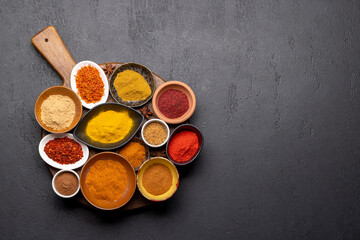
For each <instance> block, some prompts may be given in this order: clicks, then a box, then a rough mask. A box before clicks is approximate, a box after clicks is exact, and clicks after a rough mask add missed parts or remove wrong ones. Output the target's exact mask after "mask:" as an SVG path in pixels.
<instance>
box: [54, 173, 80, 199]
mask: <svg viewBox="0 0 360 240" xmlns="http://www.w3.org/2000/svg"><path fill="white" fill-rule="evenodd" d="M63 172H71V173H72V174H74V175H75V176H76V177H77V179H78V183H79V186H78V188H77V190H76V192H75V193H73V194H71V195H62V194H61V193H59V192H58V191H57V190H56V188H55V178H56V177H57V176H58V175H59V174H60V173H63ZM52 188H53V190H54V192H55V193H56V194H57V195H58V196H59V197H62V198H71V197H73V196H75V195H76V194H77V193H78V192H79V190H80V178H79V175H78V174H77V173H76V172H75V171H73V170H60V171H58V172H57V173H56V174H55V175H54V177H53V179H52Z"/></svg>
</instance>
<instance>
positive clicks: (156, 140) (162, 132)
mask: <svg viewBox="0 0 360 240" xmlns="http://www.w3.org/2000/svg"><path fill="white" fill-rule="evenodd" d="M143 134H144V138H145V140H146V141H147V142H148V143H150V144H152V145H160V144H162V143H163V142H164V141H165V140H166V137H167V129H166V127H165V126H164V125H163V124H161V123H158V122H152V123H149V125H147V126H146V127H145V129H144V133H143Z"/></svg>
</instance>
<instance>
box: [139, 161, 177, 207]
mask: <svg viewBox="0 0 360 240" xmlns="http://www.w3.org/2000/svg"><path fill="white" fill-rule="evenodd" d="M156 159H160V160H161V161H166V162H168V163H169V164H170V165H171V166H172V169H173V170H171V169H170V171H171V173H172V174H173V172H174V173H175V178H176V180H177V182H176V183H175V190H174V191H173V192H172V193H171V194H170V195H169V196H167V197H166V198H163V199H153V198H151V197H150V196H147V194H146V193H148V192H147V191H146V189H143V188H142V187H140V179H139V178H140V174H141V175H142V174H143V173H142V172H141V170H142V168H143V167H144V166H145V165H146V164H149V162H151V161H155V160H156ZM161 164H162V163H161ZM173 177H174V176H173ZM179 183H180V175H179V171H178V169H177V168H176V166H175V165H174V163H173V162H172V161H170V160H169V159H167V158H165V157H152V158H149V159H147V160H146V161H144V162H143V163H142V164H141V166H140V168H139V171H138V172H137V174H136V186H137V188H138V190H139V192H140V193H141V195H142V196H143V197H145V198H146V199H148V200H150V201H153V202H162V201H165V200H167V199H169V198H171V197H172V196H174V194H175V193H176V192H177V190H178V188H179ZM143 191H146V193H144V192H143ZM169 191H170V189H169V190H168V192H169ZM168 192H166V193H168ZM166 193H164V194H166ZM148 194H149V195H152V194H150V193H148Z"/></svg>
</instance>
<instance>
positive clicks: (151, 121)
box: [141, 118, 170, 148]
mask: <svg viewBox="0 0 360 240" xmlns="http://www.w3.org/2000/svg"><path fill="white" fill-rule="evenodd" d="M153 122H158V123H160V124H162V125H163V126H165V128H166V130H167V136H166V139H165V141H164V142H163V143H161V144H159V145H152V144H150V143H148V142H147V141H146V139H145V137H144V129H145V128H146V126H147V125H149V124H150V123H153ZM169 136H170V129H169V126H168V125H167V124H166V122H164V121H163V120H160V119H157V118H154V119H151V120H148V121H147V122H146V123H145V124H144V125H143V126H142V128H141V138H142V139H143V140H144V142H145V143H146V144H147V145H148V146H149V147H152V148H158V147H161V146H164V145H165V144H166V142H167V141H168V140H169Z"/></svg>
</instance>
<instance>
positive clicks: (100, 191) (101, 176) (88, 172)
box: [80, 152, 136, 210]
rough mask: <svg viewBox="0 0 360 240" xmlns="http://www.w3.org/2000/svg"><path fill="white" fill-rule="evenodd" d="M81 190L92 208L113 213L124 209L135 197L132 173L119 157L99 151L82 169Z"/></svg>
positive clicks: (127, 163)
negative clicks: (115, 210)
mask: <svg viewBox="0 0 360 240" xmlns="http://www.w3.org/2000/svg"><path fill="white" fill-rule="evenodd" d="M80 189H81V192H82V193H83V195H84V197H85V199H86V200H87V201H88V202H89V203H90V204H91V205H93V206H94V207H96V208H99V209H102V210H114V209H117V208H120V207H122V206H124V205H125V204H126V203H127V202H128V201H129V200H130V199H131V198H132V196H133V195H134V193H135V189H136V175H135V171H134V169H133V167H132V166H131V164H130V163H129V162H128V161H127V160H126V159H125V158H123V157H122V156H120V155H119V154H117V153H114V152H101V153H98V154H96V155H94V156H93V157H91V158H90V159H89V160H88V161H87V162H86V163H85V165H84V167H83V168H82V170H81V174H80Z"/></svg>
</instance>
